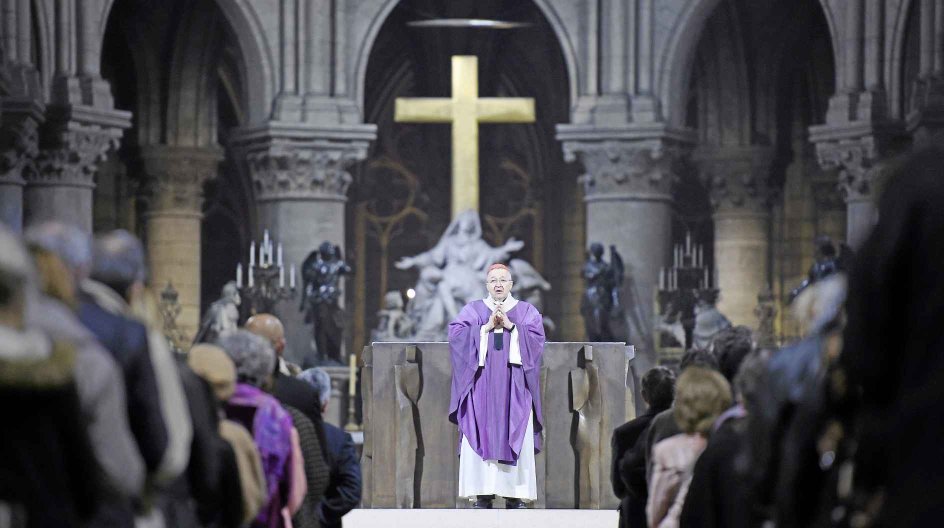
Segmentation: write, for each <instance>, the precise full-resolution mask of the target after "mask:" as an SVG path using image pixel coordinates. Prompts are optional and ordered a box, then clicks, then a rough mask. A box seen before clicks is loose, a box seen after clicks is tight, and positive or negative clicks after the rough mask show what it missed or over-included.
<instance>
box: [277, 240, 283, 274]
mask: <svg viewBox="0 0 944 528" xmlns="http://www.w3.org/2000/svg"><path fill="white" fill-rule="evenodd" d="M278 263H279V267H280V268H281V267H282V243H281V242H279V256H278Z"/></svg>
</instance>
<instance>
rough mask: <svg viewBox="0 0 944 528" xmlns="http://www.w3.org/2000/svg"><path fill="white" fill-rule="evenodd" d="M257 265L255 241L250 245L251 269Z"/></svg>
mask: <svg viewBox="0 0 944 528" xmlns="http://www.w3.org/2000/svg"><path fill="white" fill-rule="evenodd" d="M255 265H256V241H255V240H253V241H252V242H250V243H249V267H250V268H251V267H253V266H255Z"/></svg>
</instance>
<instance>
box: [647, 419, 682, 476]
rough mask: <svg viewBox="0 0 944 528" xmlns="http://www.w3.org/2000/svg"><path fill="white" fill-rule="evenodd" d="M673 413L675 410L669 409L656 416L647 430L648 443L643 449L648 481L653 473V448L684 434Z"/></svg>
mask: <svg viewBox="0 0 944 528" xmlns="http://www.w3.org/2000/svg"><path fill="white" fill-rule="evenodd" d="M673 412H674V410H673V408H672V407H669V408H668V409H666V410H664V411H662V412H660V413H659V414H657V415H655V417H654V418H653V419H652V421H651V422H650V423H649V428H648V429H646V437H645V438H646V441H645V444H644V445H643V446H641V447H642V449H643V452H642V456H643V459H644V460H645V461H646V480H647V481H648V480H649V476H650V473H651V472H652V447H653V446H654V445H656V444H658V443H659V442H661V441H663V440H665V439H666V438H669V437H672V436H675V435H677V434H680V433H681V432H682V430H681V429H680V428H679V426H678V424H677V423H675V416H674V415H673Z"/></svg>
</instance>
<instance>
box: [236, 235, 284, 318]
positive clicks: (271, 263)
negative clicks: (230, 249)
mask: <svg viewBox="0 0 944 528" xmlns="http://www.w3.org/2000/svg"><path fill="white" fill-rule="evenodd" d="M246 279H247V281H246V284H245V286H244V285H243V264H242V262H240V263H239V264H237V265H236V287H237V288H239V294H240V297H242V298H243V299H244V300H245V301H246V303H247V304H248V306H249V313H251V314H257V313H272V312H273V311H274V309H275V305H276V304H278V302H279V301H283V300H288V299H291V298H292V297H294V296H295V265H294V264H292V265H291V266H290V267H289V282H288V287H286V286H285V266H284V264H283V263H282V243H281V242H280V243H278V244H273V241H272V240H271V239H269V230H268V229H266V230H265V231H264V234H263V238H262V242H260V243H259V247H258V251H257V248H256V241H255V240H253V241H252V242H251V243H250V244H249V265H248V269H247V273H246Z"/></svg>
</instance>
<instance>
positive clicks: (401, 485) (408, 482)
mask: <svg viewBox="0 0 944 528" xmlns="http://www.w3.org/2000/svg"><path fill="white" fill-rule="evenodd" d="M417 356H418V354H417V350H416V346H415V345H410V346H407V347H406V358H405V360H404V363H403V364H402V365H394V367H393V371H394V383H395V385H396V389H397V416H396V422H395V423H396V438H397V453H398V456H397V475H396V476H397V489H396V495H397V508H416V507H418V506H419V505H418V504H417V503H416V500H415V498H416V490H415V489H414V488H415V484H416V483H418V482H420V481H421V476H418V475H417V474H416V473H417V471H419V468H420V467H421V464H417V460H416V459H417V458H418V457H421V456H422V455H421V453H420V451H421V449H422V447H421V446H422V437H420V436H419V431H420V424H419V423H417V420H418V418H419V413H418V412H417V411H416V402H417V401H418V400H419V398H420V394H421V393H422V391H423V379H422V375H421V373H420V365H419V358H418V357H417Z"/></svg>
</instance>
